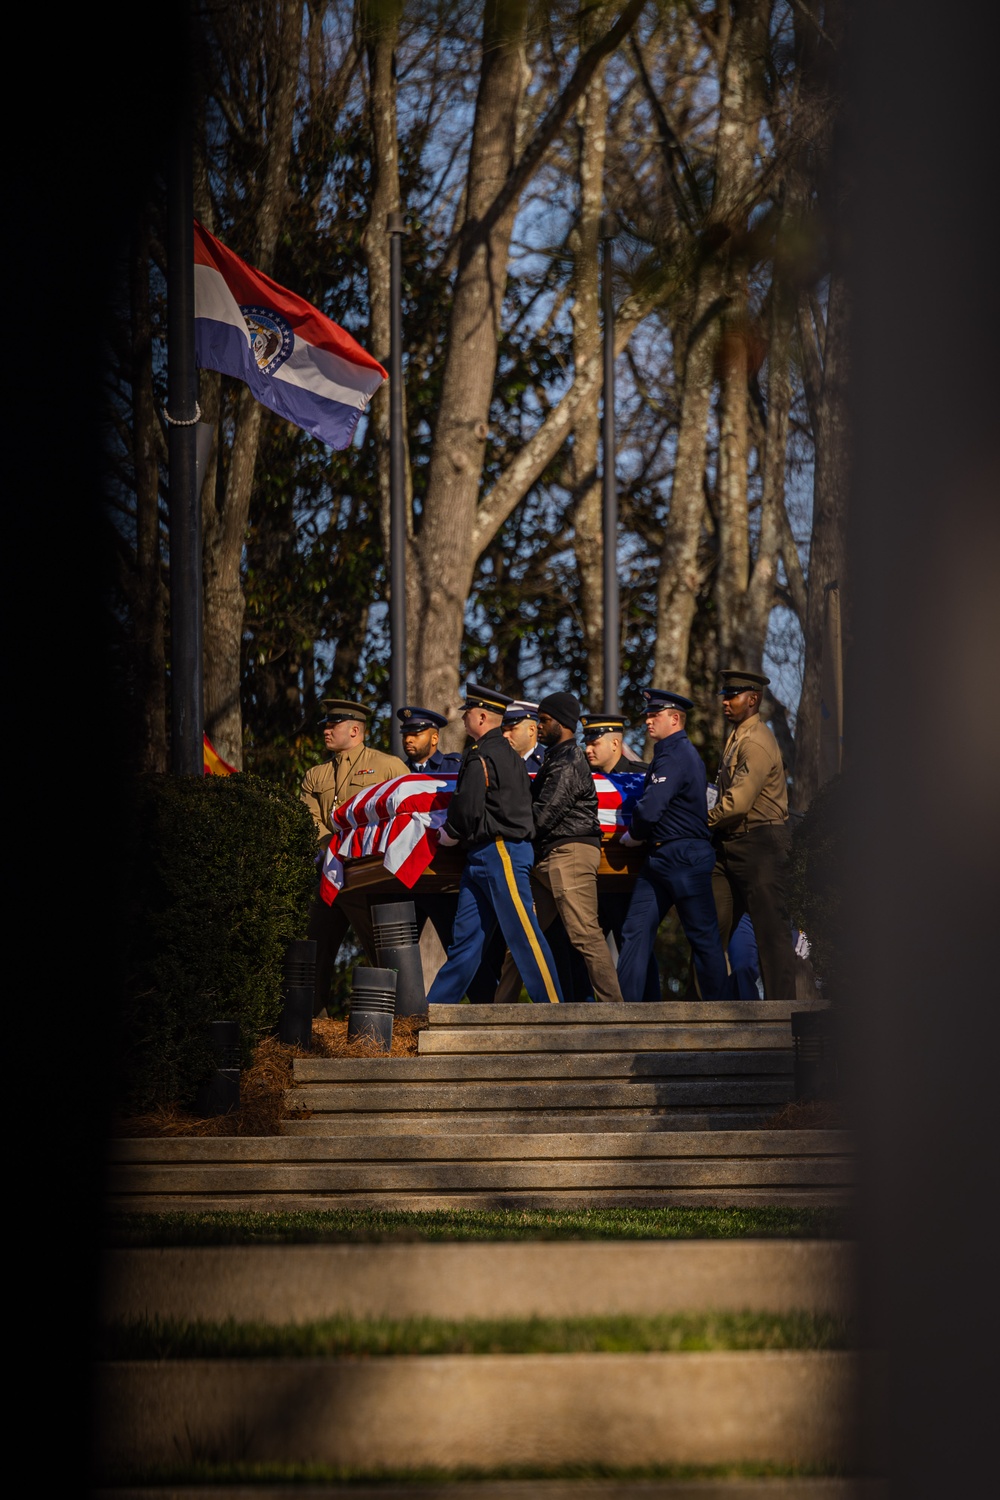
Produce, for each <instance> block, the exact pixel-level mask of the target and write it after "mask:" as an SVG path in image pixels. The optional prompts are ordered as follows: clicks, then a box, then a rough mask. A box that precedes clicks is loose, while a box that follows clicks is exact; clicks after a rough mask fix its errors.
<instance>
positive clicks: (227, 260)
mask: <svg viewBox="0 0 1000 1500" xmlns="http://www.w3.org/2000/svg"><path fill="white" fill-rule="evenodd" d="M194 259H195V264H196V265H202V266H213V267H214V268H215V270H217V271H218V272H219V273H220V274H221V275H222V277H223V279H224V281H225V282H226V285H227V286H228V287H229V290H230V291H231V292H232V294H233V296H234V297H235V298H236V300H237V302H239V303H241V304H242V305H243V306H254V305H256V304H260V305H261V306H264V307H271V308H273V309H274V311H275V312H279V313H281V315H282V317H284V318H287V320H288V322H289V323H290V324H291V326H292V328H293V329H294V331H295V332H296V333H297V334H298V336H299V337H300V338H302V339H305V341H306V343H308V344H315V345H316V347H317V348H320V349H329V350H331V351H332V352H333V353H334V354H339V355H340V357H341V358H342V359H347V360H350V362H351V363H352V364H355V365H363V366H364V367H365V368H366V369H369V370H379V371H381V373H382V375H383V377H384V378H386V379H388V374H387V372H386V371H385V370H384V369H383V368H382V366H381V365H380V364H379V362H378V360H377V359H374V358H373V357H372V355H370V354H369V353H368V350H367V349H362V347H361V345H360V344H359V343H358V341H357V339H354V338H352V337H351V335H350V334H349V333H348V332H347V330H346V329H344V328H340V327H339V326H338V325H337V324H336V323H334V322H333V321H332V320H331V319H330V318H328V317H326V316H325V315H324V314H323V313H321V312H320V310H319V308H317V307H313V305H312V303H311V302H307V301H306V300H305V298H303V297H297V296H296V295H295V293H294V292H290V291H288V290H287V288H286V287H283V286H279V285H278V283H277V282H276V281H272V280H271V278H270V276H267V275H265V274H264V272H263V271H257V270H255V269H254V267H253V266H248V265H247V263H246V261H245V260H241V259H240V257H239V256H238V255H236V254H235V252H234V251H232V250H230V249H228V248H227V247H226V246H225V245H223V244H222V243H221V241H219V240H217V239H216V238H215V236H214V235H212V234H209V232H208V230H207V229H203V228H202V226H201V225H200V224H199V223H198V221H197V219H196V220H195V224H194Z"/></svg>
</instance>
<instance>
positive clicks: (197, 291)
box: [194, 264, 250, 348]
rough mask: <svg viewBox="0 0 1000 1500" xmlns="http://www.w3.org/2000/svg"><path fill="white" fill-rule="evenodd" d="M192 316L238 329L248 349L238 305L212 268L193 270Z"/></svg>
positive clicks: (198, 267) (220, 276)
mask: <svg viewBox="0 0 1000 1500" xmlns="http://www.w3.org/2000/svg"><path fill="white" fill-rule="evenodd" d="M194 315H195V317H196V318H210V319H211V320H212V322H213V323H228V324H230V326H231V327H233V328H238V329H239V330H240V333H242V335H243V337H244V338H245V339H246V341H247V348H249V347H250V330H249V328H248V327H247V320H246V318H245V317H244V316H243V314H242V313H241V312H240V304H239V303H238V302H237V300H236V298H235V297H234V296H233V294H232V292H231V291H230V290H229V285H228V283H227V282H226V279H225V277H224V276H223V275H222V272H221V271H217V270H216V269H215V267H214V266H203V265H199V264H196V265H195V268H194Z"/></svg>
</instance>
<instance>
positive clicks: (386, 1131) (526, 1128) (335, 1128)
mask: <svg viewBox="0 0 1000 1500" xmlns="http://www.w3.org/2000/svg"><path fill="white" fill-rule="evenodd" d="M774 1112H775V1105H774V1104H757V1105H750V1106H746V1107H742V1108H741V1107H732V1108H727V1107H725V1106H719V1107H717V1108H714V1109H702V1110H698V1109H673V1108H669V1109H665V1110H650V1109H607V1110H603V1111H601V1113H600V1114H595V1113H594V1112H593V1111H591V1112H590V1113H580V1112H578V1111H576V1110H569V1109H564V1110H548V1109H521V1110H514V1111H510V1110H502V1109H493V1110H484V1111H479V1112H476V1111H470V1110H465V1109H463V1110H438V1111H437V1112H436V1113H434V1114H425V1113H422V1112H421V1111H413V1110H400V1111H398V1112H393V1113H389V1112H388V1111H382V1112H381V1113H377V1114H376V1113H372V1112H371V1111H361V1110H359V1111H349V1110H345V1111H329V1112H324V1111H323V1110H319V1111H317V1112H316V1113H315V1114H313V1115H311V1116H308V1117H307V1118H305V1119H296V1118H295V1117H294V1116H293V1117H291V1118H289V1119H285V1120H282V1122H281V1134H282V1135H394V1136H395V1135H447V1136H454V1135H481V1134H483V1133H485V1134H488V1135H528V1134H537V1135H551V1134H553V1133H556V1132H559V1131H567V1132H573V1131H576V1132H579V1131H589V1132H591V1133H594V1132H600V1131H607V1132H611V1133H617V1132H625V1131H629V1132H631V1131H655V1130H757V1129H759V1128H760V1127H761V1126H762V1125H763V1124H764V1122H765V1121H766V1120H768V1119H770V1118H771V1117H772V1116H773V1114H774Z"/></svg>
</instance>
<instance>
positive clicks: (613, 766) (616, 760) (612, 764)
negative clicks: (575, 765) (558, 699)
mask: <svg viewBox="0 0 1000 1500" xmlns="http://www.w3.org/2000/svg"><path fill="white" fill-rule="evenodd" d="M580 727H581V728H582V729H583V753H584V755H585V756H586V757H587V764H588V765H589V766H590V769H591V770H592V771H604V772H605V774H607V773H609V772H610V773H611V774H612V775H622V774H623V773H624V772H626V771H627V772H631V773H633V774H635V773H637V772H639V771H645V770H646V769H647V766H646V762H645V761H643V760H629V758H628V756H627V755H626V754H625V720H624V719H619V718H618V717H617V716H615V715H613V714H584V715H583V716H582V718H581V719H580Z"/></svg>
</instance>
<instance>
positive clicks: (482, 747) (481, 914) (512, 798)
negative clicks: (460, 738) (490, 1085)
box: [427, 682, 562, 1005]
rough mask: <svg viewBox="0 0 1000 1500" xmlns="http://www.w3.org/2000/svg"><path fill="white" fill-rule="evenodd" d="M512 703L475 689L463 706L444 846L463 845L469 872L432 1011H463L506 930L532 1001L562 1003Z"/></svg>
mask: <svg viewBox="0 0 1000 1500" xmlns="http://www.w3.org/2000/svg"><path fill="white" fill-rule="evenodd" d="M509 703H510V699H509V698H507V697H505V696H504V694H503V693H495V692H492V691H490V690H487V689H485V688H480V687H477V686H476V684H475V683H473V682H470V683H469V685H468V688H467V690H466V701H465V703H464V704H463V705H462V708H463V720H464V723H465V729H466V733H467V734H468V735H469V736H470V738H471V739H473V740H474V741H475V744H474V745H472V746H471V748H470V749H468V750H466V752H465V754H464V755H463V757H462V766H461V769H460V771H459V773H458V782H457V784H456V787H455V793H454V796H453V797H452V799H451V802H450V803H449V804H448V813H447V817H446V818H445V821H444V826H443V827H442V828H441V829H440V830H439V834H438V838H439V841H440V843H441V844H443V845H444V846H445V847H447V846H448V845H452V844H462V845H463V846H464V848H465V851H466V854H465V868H464V869H463V871H462V880H461V884H460V885H459V888H458V910H457V911H456V913H455V925H454V928H453V935H452V940H451V944H450V946H449V948H448V958H447V961H446V962H445V964H444V966H443V967H442V968H441V970H440V971H439V973H438V976H437V978H436V979H435V980H434V983H433V984H432V985H431V988H430V993H429V994H428V996H427V1003H428V1005H456V1004H458V1003H459V1002H460V1001H461V999H462V996H463V995H464V994H465V993H466V991H467V990H468V987H469V984H470V982H471V981H472V979H473V976H474V975H475V973H476V970H477V969H478V968H479V961H480V959H481V958H482V953H483V946H484V944H485V942H486V939H487V937H488V936H489V934H490V933H491V931H492V930H493V926H494V922H499V924H500V930H501V932H502V933H503V935H504V938H505V939H506V942H507V946H508V948H509V949H510V951H511V952H512V953H513V955H514V958H515V960H516V962H517V965H518V968H519V969H520V972H521V974H522V975H523V976H524V983H525V986H526V988H527V991H528V994H529V996H530V997H531V999H532V1000H533V1001H534V1002H535V1003H536V1004H537V1003H539V1002H541V1003H542V1004H545V1003H558V1002H559V1001H560V1000H561V999H562V994H561V993H560V989H559V980H558V978H557V977H556V969H555V964H554V963H553V961H552V954H551V952H550V951H549V946H548V944H547V943H546V941H545V939H544V938H543V936H542V934H541V931H540V929H539V926H538V922H537V920H536V918H535V912H534V907H533V904H532V900H531V885H530V882H529V879H528V875H529V871H530V870H531V866H532V862H533V855H532V849H531V836H532V833H533V831H534V822H533V819H532V813H531V783H530V782H529V780H528V773H527V771H526V770H525V766H524V761H523V760H522V759H521V757H520V756H519V755H518V753H517V751H516V750H514V749H512V748H511V746H510V745H509V744H508V743H507V741H506V740H505V739H504V737H503V734H502V732H501V728H500V726H501V724H502V722H503V713H504V709H505V708H506V707H507V705H508V704H509Z"/></svg>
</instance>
